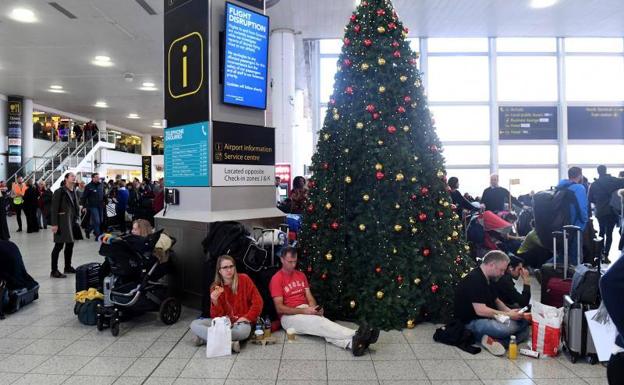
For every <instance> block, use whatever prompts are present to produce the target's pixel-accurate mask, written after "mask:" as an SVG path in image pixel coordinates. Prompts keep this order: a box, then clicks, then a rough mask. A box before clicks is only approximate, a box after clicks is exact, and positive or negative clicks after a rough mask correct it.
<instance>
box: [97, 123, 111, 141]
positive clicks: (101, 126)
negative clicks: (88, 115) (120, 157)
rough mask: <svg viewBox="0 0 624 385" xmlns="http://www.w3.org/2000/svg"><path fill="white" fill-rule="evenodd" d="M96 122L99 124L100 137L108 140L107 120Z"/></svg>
mask: <svg viewBox="0 0 624 385" xmlns="http://www.w3.org/2000/svg"><path fill="white" fill-rule="evenodd" d="M95 124H97V126H98V132H99V135H100V138H105V139H106V140H108V138H107V132H108V131H106V120H98V121H96V122H95Z"/></svg>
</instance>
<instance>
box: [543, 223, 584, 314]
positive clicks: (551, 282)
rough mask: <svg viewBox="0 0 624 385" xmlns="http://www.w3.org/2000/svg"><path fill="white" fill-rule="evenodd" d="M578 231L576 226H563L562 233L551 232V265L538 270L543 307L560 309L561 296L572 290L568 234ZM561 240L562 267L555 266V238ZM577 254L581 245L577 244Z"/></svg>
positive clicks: (572, 272) (572, 273) (579, 252)
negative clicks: (540, 279) (540, 277)
mask: <svg viewBox="0 0 624 385" xmlns="http://www.w3.org/2000/svg"><path fill="white" fill-rule="evenodd" d="M570 231H579V232H580V228H579V227H577V226H564V228H563V231H555V232H553V264H552V266H549V265H544V266H542V268H541V269H540V272H541V275H542V282H541V302H542V303H543V304H545V305H549V306H553V307H556V308H560V307H562V306H563V296H564V295H569V294H570V291H571V289H572V276H573V275H574V268H570V266H568V258H569V257H568V232H570ZM560 236H561V237H562V238H563V266H559V267H558V266H557V238H559V237H560ZM577 246H578V249H577V250H578V254H577V255H579V256H580V255H581V243H580V242H577Z"/></svg>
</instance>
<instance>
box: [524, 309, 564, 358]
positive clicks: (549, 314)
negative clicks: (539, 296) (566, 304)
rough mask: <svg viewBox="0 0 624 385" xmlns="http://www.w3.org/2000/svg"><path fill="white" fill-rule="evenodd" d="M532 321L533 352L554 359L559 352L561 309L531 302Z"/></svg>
mask: <svg viewBox="0 0 624 385" xmlns="http://www.w3.org/2000/svg"><path fill="white" fill-rule="evenodd" d="M531 318H532V319H533V325H532V326H533V329H532V335H531V339H532V341H531V342H532V343H531V346H532V348H533V350H534V351H536V352H540V353H542V354H543V355H546V356H551V357H554V356H556V355H557V353H558V352H559V345H560V340H561V323H562V322H563V308H559V309H557V308H555V307H552V306H548V305H544V304H542V303H539V302H537V301H536V302H533V307H532V308H531Z"/></svg>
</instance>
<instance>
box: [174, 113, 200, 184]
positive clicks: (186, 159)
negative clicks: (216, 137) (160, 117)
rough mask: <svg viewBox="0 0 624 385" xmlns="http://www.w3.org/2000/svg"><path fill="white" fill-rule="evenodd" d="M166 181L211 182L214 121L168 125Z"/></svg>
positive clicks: (181, 182) (182, 182) (179, 182)
mask: <svg viewBox="0 0 624 385" xmlns="http://www.w3.org/2000/svg"><path fill="white" fill-rule="evenodd" d="M164 140H165V185H166V186H167V187H208V186H210V167H209V161H210V158H209V154H210V146H209V142H210V123H209V122H200V123H194V124H188V125H184V126H178V127H171V128H166V129H165V138H164Z"/></svg>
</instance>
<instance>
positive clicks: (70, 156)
mask: <svg viewBox="0 0 624 385" xmlns="http://www.w3.org/2000/svg"><path fill="white" fill-rule="evenodd" d="M88 145H89V146H88ZM87 147H89V149H88V150H87ZM94 147H95V144H94V141H93V138H91V139H90V140H89V141H85V142H84V143H82V144H81V145H80V146H78V147H76V149H74V151H73V152H71V153H69V154H68V155H67V156H66V157H65V158H63V159H62V160H61V161H60V162H59V164H58V166H56V167H54V163H53V164H52V166H53V167H52V168H51V170H50V173H49V174H48V175H47V176H45V175H44V176H42V180H43V181H44V182H46V183H48V182H49V181H50V179H51V178H53V177H54V173H55V172H56V171H61V173H62V172H64V171H65V170H64V169H63V168H64V167H65V166H67V163H71V160H72V159H73V158H75V157H77V156H78V154H79V153H80V152H81V151H83V150H84V156H86V155H87V154H88V153H89V151H91V150H92V149H93V148H94ZM53 161H54V159H53ZM77 166H78V164H76V166H75V167H77ZM67 168H71V164H70V165H69V167H67Z"/></svg>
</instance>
